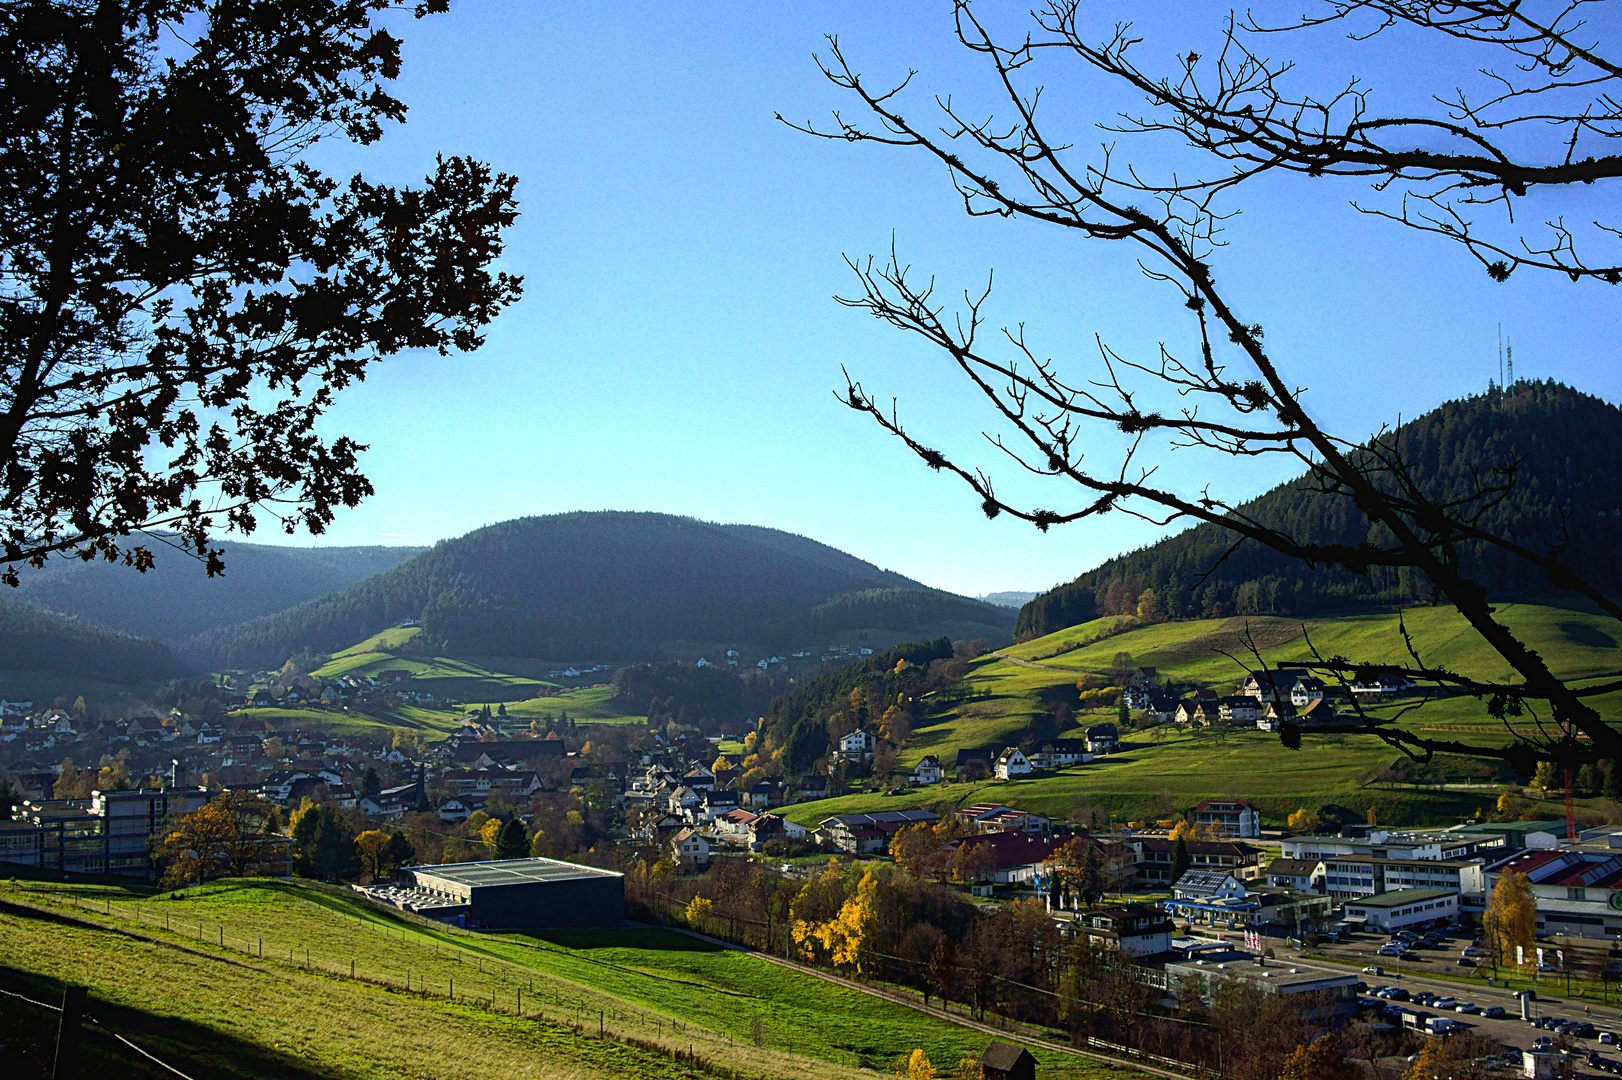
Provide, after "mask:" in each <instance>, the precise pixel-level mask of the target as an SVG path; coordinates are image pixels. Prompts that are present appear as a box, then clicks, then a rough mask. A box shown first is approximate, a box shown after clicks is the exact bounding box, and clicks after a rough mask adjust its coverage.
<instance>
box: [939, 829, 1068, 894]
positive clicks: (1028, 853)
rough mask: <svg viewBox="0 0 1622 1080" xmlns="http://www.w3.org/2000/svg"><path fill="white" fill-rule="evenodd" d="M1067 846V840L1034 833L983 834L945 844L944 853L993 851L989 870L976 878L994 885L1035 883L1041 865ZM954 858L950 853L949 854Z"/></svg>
mask: <svg viewBox="0 0 1622 1080" xmlns="http://www.w3.org/2000/svg"><path fill="white" fill-rule="evenodd" d="M1063 846H1064V841H1062V840H1055V839H1048V840H1044V839H1042V838H1040V837H1036V836H1031V835H1030V834H1028V833H1022V832H1001V833H984V834H982V835H979V836H965V837H961V838H959V839H957V840H953V841H951V842H950V843H948V844H946V845H945V846H944V848H943V849H942V850H943V852H957V851H959V850H961V849H963V848H976V849H979V850H982V851H986V852H989V853H990V858H989V859H987V860H986V869H985V870H984V871H983V872H982V873H981V874H980V876H979V878H978V879H977V880H978V881H980V882H988V883H990V884H993V885H1033V884H1035V883H1036V879H1037V875H1038V874H1039V873H1041V869H1042V864H1043V863H1045V862H1047V861H1048V859H1049V858H1051V857H1052V855H1053V853H1054V852H1056V851H1058V850H1059V848H1061V847H1063ZM947 857H951V856H947Z"/></svg>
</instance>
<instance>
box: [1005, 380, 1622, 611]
mask: <svg viewBox="0 0 1622 1080" xmlns="http://www.w3.org/2000/svg"><path fill="white" fill-rule="evenodd" d="M1619 430H1622V409H1618V408H1617V407H1616V406H1614V405H1611V404H1608V403H1606V402H1604V401H1601V400H1600V399H1599V398H1596V397H1592V396H1590V395H1588V394H1583V393H1580V392H1578V391H1576V390H1573V389H1572V388H1571V387H1568V386H1563V385H1560V384H1559V383H1554V382H1520V383H1516V384H1515V385H1514V386H1512V387H1510V388H1509V389H1508V390H1507V391H1504V392H1497V391H1493V392H1489V393H1487V394H1482V395H1479V396H1476V397H1471V398H1466V399H1464V400H1462V401H1452V402H1448V403H1447V404H1445V405H1443V406H1441V407H1440V408H1438V409H1436V410H1435V411H1433V412H1430V413H1427V414H1425V415H1424V416H1422V417H1420V418H1418V419H1417V420H1414V421H1413V422H1411V423H1408V424H1405V425H1403V427H1402V429H1401V439H1402V446H1403V448H1404V450H1405V452H1406V454H1407V455H1408V456H1409V457H1410V459H1411V460H1412V461H1413V462H1414V463H1415V467H1416V468H1415V473H1416V477H1417V479H1418V480H1419V482H1420V483H1421V485H1422V486H1423V487H1424V489H1425V490H1426V491H1427V492H1429V493H1430V494H1431V495H1432V497H1436V498H1441V499H1444V500H1445V499H1451V498H1457V497H1460V496H1462V495H1463V494H1465V493H1466V492H1468V491H1470V490H1473V485H1474V484H1475V482H1476V480H1475V478H1474V477H1473V476H1472V469H1474V470H1477V471H1478V472H1479V473H1480V475H1481V476H1482V477H1483V478H1485V477H1488V476H1489V470H1490V469H1491V468H1492V467H1493V466H1495V465H1500V464H1509V463H1512V462H1515V461H1516V460H1520V459H1524V460H1521V465H1520V473H1519V476H1518V479H1517V481H1516V484H1515V487H1514V489H1513V490H1512V491H1511V492H1510V494H1509V495H1508V497H1507V498H1505V499H1504V500H1503V501H1502V502H1501V503H1499V504H1498V505H1497V506H1495V507H1493V508H1492V509H1491V510H1489V511H1488V512H1487V514H1486V516H1485V517H1484V518H1483V520H1482V524H1483V525H1484V526H1485V527H1487V528H1488V529H1491V530H1493V531H1496V532H1499V533H1502V534H1504V535H1507V536H1510V537H1512V538H1514V539H1515V540H1517V541H1518V542H1520V543H1521V544H1523V545H1526V546H1528V547H1531V548H1534V549H1537V550H1542V548H1543V545H1544V544H1545V542H1554V541H1556V540H1558V539H1559V538H1560V534H1561V529H1562V523H1564V528H1565V529H1567V530H1568V531H1569V533H1570V540H1571V548H1570V553H1569V555H1568V559H1569V560H1570V561H1571V562H1572V563H1573V565H1575V566H1576V568H1577V570H1578V571H1579V572H1580V573H1582V574H1583V575H1584V576H1585V577H1587V578H1588V579H1589V580H1590V581H1593V582H1594V583H1595V584H1596V585H1599V586H1600V587H1601V588H1605V589H1609V590H1617V589H1618V588H1619V586H1622V528H1619V524H1622V442H1619V441H1618V439H1617V437H1616V436H1617V432H1618V431H1619ZM1243 509H1244V511H1245V512H1246V513H1248V514H1250V515H1251V516H1253V517H1254V518H1256V519H1257V520H1258V521H1261V522H1263V523H1264V524H1269V525H1275V526H1277V527H1279V528H1282V529H1286V530H1288V531H1289V532H1290V533H1291V534H1292V535H1296V536H1300V537H1303V538H1304V539H1307V540H1310V541H1313V542H1317V543H1340V544H1359V543H1362V542H1364V541H1365V540H1371V539H1372V540H1378V539H1379V538H1378V536H1372V535H1371V530H1370V526H1369V523H1368V521H1367V520H1366V519H1365V518H1364V517H1363V516H1362V515H1361V514H1360V513H1359V512H1358V511H1357V510H1356V508H1355V507H1353V506H1352V505H1351V503H1350V502H1349V501H1347V500H1344V499H1334V498H1330V497H1327V496H1324V495H1320V494H1317V493H1315V492H1312V491H1309V490H1307V488H1306V485H1305V484H1304V483H1303V482H1302V481H1300V480H1297V481H1293V482H1291V483H1287V484H1283V485H1281V486H1279V487H1277V488H1274V489H1273V490H1272V491H1269V492H1268V493H1267V494H1265V495H1263V496H1261V497H1260V498H1258V499H1256V500H1254V501H1253V502H1250V503H1247V504H1246V505H1245V506H1244V508H1243ZM1563 514H1564V515H1566V516H1565V517H1563V516H1562V515H1563ZM1230 543H1232V536H1231V534H1229V533H1226V532H1224V531H1222V530H1220V529H1218V528H1216V527H1215V526H1211V525H1200V526H1196V527H1195V528H1192V529H1189V530H1188V531H1186V532H1182V533H1179V534H1177V535H1176V536H1172V537H1168V538H1167V539H1165V540H1162V541H1161V542H1159V543H1158V544H1154V545H1152V546H1150V547H1147V548H1143V549H1141V550H1139V551H1135V552H1132V553H1131V554H1129V555H1124V556H1121V557H1119V558H1116V559H1111V560H1110V561H1109V562H1107V563H1105V564H1103V565H1102V566H1100V567H1098V568H1096V569H1094V570H1090V571H1088V572H1087V573H1085V574H1083V575H1081V576H1080V577H1078V578H1077V579H1076V580H1074V581H1072V582H1070V583H1068V584H1066V585H1060V586H1058V587H1057V588H1055V589H1052V590H1050V591H1049V592H1046V593H1043V594H1042V595H1040V596H1038V597H1036V599H1034V600H1032V601H1031V602H1030V603H1028V604H1026V605H1025V607H1024V608H1023V609H1021V611H1020V615H1019V623H1018V625H1017V627H1016V628H1015V634H1016V635H1018V636H1040V635H1042V634H1050V633H1052V632H1053V631H1055V630H1060V629H1063V628H1064V627H1066V626H1074V625H1076V624H1078V623H1082V622H1086V621H1087V620H1089V619H1093V618H1096V617H1098V616H1100V615H1118V614H1129V613H1133V612H1137V611H1139V610H1140V608H1142V609H1143V612H1144V614H1146V615H1150V616H1152V617H1177V616H1221V615H1236V614H1237V615H1244V614H1252V613H1272V614H1288V615H1304V614H1327V613H1334V612H1345V611H1357V610H1366V609H1369V608H1374V607H1380V606H1384V605H1390V604H1395V603H1403V602H1414V601H1423V600H1425V599H1427V597H1428V589H1427V585H1426V582H1425V581H1424V580H1422V579H1421V578H1420V577H1418V576H1416V575H1415V574H1413V573H1409V572H1393V571H1389V570H1376V571H1375V572H1374V573H1373V574H1372V575H1370V576H1368V577H1358V576H1354V575H1351V574H1347V573H1344V572H1338V571H1325V570H1312V569H1310V568H1308V567H1306V566H1304V565H1302V564H1300V563H1297V562H1293V561H1291V560H1288V559H1286V558H1284V557H1283V556H1282V555H1277V554H1275V553H1273V552H1271V551H1269V550H1267V549H1265V548H1262V547H1261V546H1260V545H1257V544H1254V543H1251V542H1249V541H1247V542H1246V543H1244V544H1243V545H1241V546H1240V548H1239V549H1238V550H1237V551H1235V552H1234V553H1233V554H1232V555H1231V556H1229V558H1228V559H1227V561H1226V562H1223V563H1222V565H1221V566H1219V567H1217V569H1216V570H1215V572H1213V573H1211V576H1210V577H1209V578H1208V579H1206V580H1205V581H1204V582H1203V583H1199V582H1200V578H1201V576H1202V575H1204V574H1206V573H1207V572H1208V571H1210V569H1211V567H1212V566H1214V565H1216V563H1217V562H1218V560H1220V559H1221V558H1222V554H1223V552H1224V551H1225V550H1227V547H1228V545H1229V544H1230ZM1465 558H1466V559H1467V563H1468V568H1469V571H1470V573H1471V574H1472V576H1474V577H1475V578H1476V579H1477V580H1479V581H1482V582H1484V583H1485V584H1486V585H1487V586H1488V588H1489V589H1491V590H1492V591H1493V593H1494V594H1495V595H1496V596H1500V597H1506V598H1507V597H1513V596H1548V595H1550V594H1551V593H1552V592H1553V590H1552V589H1551V588H1550V587H1549V586H1548V585H1547V584H1546V583H1544V582H1543V581H1542V580H1541V576H1540V575H1538V574H1537V573H1535V572H1534V571H1532V568H1531V567H1529V566H1527V565H1526V564H1525V563H1522V562H1519V561H1517V560H1513V559H1511V558H1509V557H1507V556H1505V555H1503V554H1502V553H1501V552H1498V551H1496V550H1485V551H1483V550H1471V551H1467V552H1466V553H1465Z"/></svg>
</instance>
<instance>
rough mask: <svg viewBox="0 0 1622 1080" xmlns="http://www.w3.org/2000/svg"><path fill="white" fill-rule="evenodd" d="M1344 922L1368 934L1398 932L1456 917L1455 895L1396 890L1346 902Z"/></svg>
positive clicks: (1419, 890) (1451, 919) (1431, 890)
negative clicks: (1361, 926) (1353, 923)
mask: <svg viewBox="0 0 1622 1080" xmlns="http://www.w3.org/2000/svg"><path fill="white" fill-rule="evenodd" d="M1344 910H1345V912H1346V918H1348V919H1351V920H1362V921H1363V922H1364V924H1366V925H1367V926H1368V928H1369V929H1370V930H1386V931H1391V930H1401V929H1403V928H1404V927H1408V926H1424V925H1427V924H1429V923H1434V922H1454V921H1456V920H1457V919H1458V917H1459V894H1458V893H1457V892H1456V891H1454V890H1452V889H1396V890H1393V891H1391V892H1384V893H1380V894H1379V895H1378V896H1364V897H1360V898H1359V899H1356V900H1348V901H1346V906H1345V909H1344Z"/></svg>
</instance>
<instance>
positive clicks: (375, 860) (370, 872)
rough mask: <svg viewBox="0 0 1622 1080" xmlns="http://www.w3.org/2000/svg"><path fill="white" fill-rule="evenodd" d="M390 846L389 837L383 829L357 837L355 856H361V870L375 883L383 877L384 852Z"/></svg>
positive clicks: (368, 830) (373, 830) (372, 830)
mask: <svg viewBox="0 0 1622 1080" xmlns="http://www.w3.org/2000/svg"><path fill="white" fill-rule="evenodd" d="M388 846H389V836H388V834H387V833H385V832H383V831H382V830H381V829H367V830H366V831H365V832H363V833H361V834H360V835H359V836H357V837H355V854H356V855H358V856H360V868H361V869H362V870H364V871H366V876H367V877H368V878H370V879H371V880H373V881H376V880H377V879H378V878H380V877H382V876H383V851H384V849H385V848H387V847H388Z"/></svg>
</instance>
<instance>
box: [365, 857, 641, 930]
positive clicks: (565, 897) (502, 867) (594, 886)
mask: <svg viewBox="0 0 1622 1080" xmlns="http://www.w3.org/2000/svg"><path fill="white" fill-rule="evenodd" d="M356 888H357V889H359V891H361V892H363V893H365V894H366V895H367V896H369V897H371V898H372V899H373V900H376V901H378V902H380V903H384V904H391V905H393V906H394V907H397V908H400V909H401V910H402V911H410V912H413V913H415V914H418V915H421V916H423V917H424V918H427V919H434V920H437V921H439V922H446V923H453V924H455V925H456V926H461V927H466V928H467V929H470V930H517V929H539V928H543V927H544V928H588V927H612V926H623V925H624V924H625V875H623V874H617V873H615V872H613V871H612V870H599V869H597V868H596V867H592V866H579V865H576V864H575V863H566V862H559V861H558V860H556V859H539V858H536V859H498V860H495V861H492V862H475V863H447V864H445V865H442V866H407V867H403V868H402V869H401V870H400V879H399V882H398V883H397V884H395V885H371V886H365V887H361V886H356Z"/></svg>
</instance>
